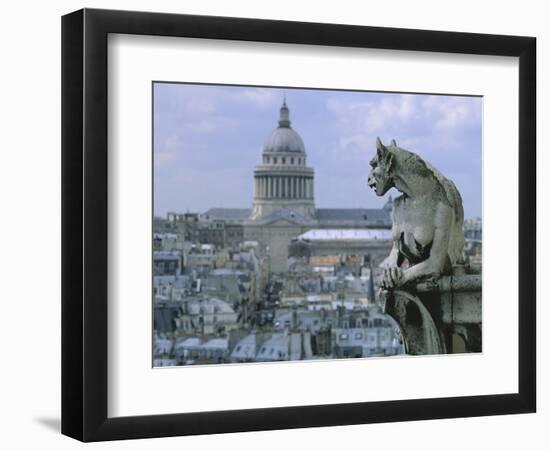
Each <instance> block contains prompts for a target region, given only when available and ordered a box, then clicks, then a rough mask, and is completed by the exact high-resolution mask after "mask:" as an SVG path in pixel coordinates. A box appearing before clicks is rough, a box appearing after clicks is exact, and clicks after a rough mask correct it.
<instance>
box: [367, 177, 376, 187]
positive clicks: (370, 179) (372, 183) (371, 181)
mask: <svg viewBox="0 0 550 450" xmlns="http://www.w3.org/2000/svg"><path fill="white" fill-rule="evenodd" d="M367 184H368V185H369V187H370V188H371V189H372V188H373V187H374V186H376V180H375V179H374V177H373V176H372V175H369V177H368V178H367Z"/></svg>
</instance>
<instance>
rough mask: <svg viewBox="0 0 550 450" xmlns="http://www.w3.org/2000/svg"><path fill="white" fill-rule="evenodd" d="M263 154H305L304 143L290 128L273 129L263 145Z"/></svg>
mask: <svg viewBox="0 0 550 450" xmlns="http://www.w3.org/2000/svg"><path fill="white" fill-rule="evenodd" d="M264 152H296V153H305V152H306V149H305V147H304V141H302V138H301V137H300V135H299V134H298V133H296V131H294V130H293V129H292V128H290V127H288V128H283V127H279V128H275V129H274V130H273V132H272V133H271V136H269V139H268V140H267V141H266V142H265V144H264Z"/></svg>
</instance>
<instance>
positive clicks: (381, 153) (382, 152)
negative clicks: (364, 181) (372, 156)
mask: <svg viewBox="0 0 550 450" xmlns="http://www.w3.org/2000/svg"><path fill="white" fill-rule="evenodd" d="M386 153H387V149H386V147H385V146H384V144H382V141H381V140H380V138H379V137H377V138H376V154H377V156H378V159H379V160H380V161H383V160H384V157H385V156H386Z"/></svg>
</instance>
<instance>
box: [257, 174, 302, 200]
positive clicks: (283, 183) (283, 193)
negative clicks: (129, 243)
mask: <svg viewBox="0 0 550 450" xmlns="http://www.w3.org/2000/svg"><path fill="white" fill-rule="evenodd" d="M254 183H255V186H254V193H255V197H256V198H269V199H271V198H288V199H312V198H313V178H311V177H302V176H273V175H269V176H267V175H266V176H257V177H255V178H254Z"/></svg>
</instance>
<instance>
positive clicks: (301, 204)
mask: <svg viewBox="0 0 550 450" xmlns="http://www.w3.org/2000/svg"><path fill="white" fill-rule="evenodd" d="M365 178H366V175H365ZM317 182H322V180H317ZM365 183H366V181H365ZM314 184H315V177H314V170H313V168H311V167H308V165H307V154H306V147H305V145H304V141H303V140H302V138H301V137H300V135H299V134H298V133H297V132H296V130H294V129H293V128H292V127H291V122H290V111H289V108H288V106H287V104H286V100H285V101H283V105H282V106H281V108H280V110H279V121H278V125H277V128H275V129H274V130H273V131H272V132H271V134H270V135H269V136H268V138H267V140H266V141H265V143H264V145H263V147H262V153H261V164H259V165H257V166H256V167H255V168H254V178H253V198H252V208H251V209H241V208H212V209H209V210H208V211H206V212H205V213H204V215H205V216H206V217H208V218H209V219H213V220H217V221H222V222H224V224H225V232H226V235H227V236H229V235H230V234H231V235H234V236H236V238H235V240H234V242H237V241H243V240H244V241H257V242H259V243H260V244H261V245H262V246H263V247H265V248H269V254H270V269H271V270H272V271H274V272H284V271H286V270H287V263H288V255H289V247H290V245H291V243H293V242H297V241H298V242H305V243H307V246H308V251H309V252H310V253H311V254H325V253H327V251H328V252H331V253H334V252H335V251H341V253H346V251H348V250H353V251H357V248H358V246H359V247H361V248H363V249H364V251H365V252H368V253H370V254H374V255H375V260H378V259H380V260H381V259H382V258H384V257H385V256H387V254H388V253H389V249H390V246H391V239H390V238H389V237H388V236H386V235H385V234H384V235H383V236H382V235H380V234H379V233H378V234H377V233H362V234H361V233H356V235H355V234H354V235H353V236H352V235H350V233H346V232H341V231H343V230H367V229H370V230H372V231H375V230H376V229H378V230H389V229H390V228H391V223H392V222H391V210H392V201H391V198H390V200H389V201H388V203H387V204H386V205H385V206H384V207H382V208H379V209H373V208H315V192H314V191H315V186H314ZM365 186H366V184H365ZM365 189H366V188H365ZM310 231H312V232H313V234H311V233H310V234H306V233H308V232H310ZM311 236H314V239H313V238H311ZM350 236H351V237H350ZM226 240H227V241H228V245H231V242H230V241H231V239H230V238H228V239H226ZM312 245H313V247H312Z"/></svg>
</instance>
